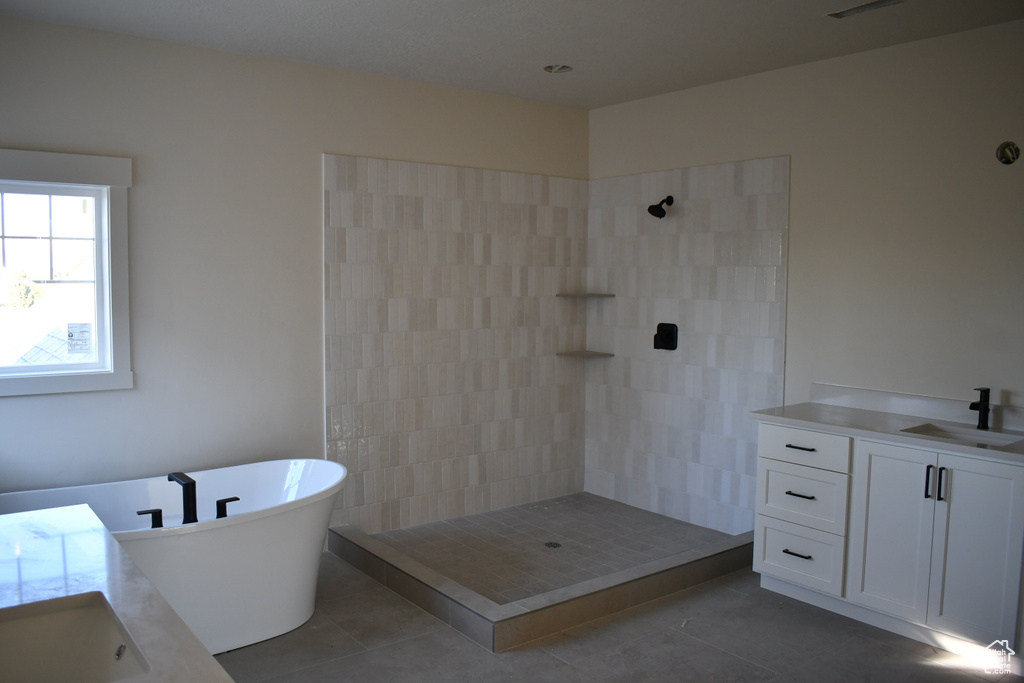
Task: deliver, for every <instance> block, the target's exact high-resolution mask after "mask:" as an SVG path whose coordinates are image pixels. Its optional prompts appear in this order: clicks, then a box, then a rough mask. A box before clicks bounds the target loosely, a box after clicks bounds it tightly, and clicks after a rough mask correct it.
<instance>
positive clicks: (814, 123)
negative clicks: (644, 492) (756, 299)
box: [590, 22, 1024, 421]
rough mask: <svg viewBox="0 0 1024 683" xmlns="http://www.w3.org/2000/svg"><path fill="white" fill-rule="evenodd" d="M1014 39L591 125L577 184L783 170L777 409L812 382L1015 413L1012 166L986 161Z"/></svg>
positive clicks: (1004, 99)
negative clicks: (781, 160) (758, 166)
mask: <svg viewBox="0 0 1024 683" xmlns="http://www.w3.org/2000/svg"><path fill="white" fill-rule="evenodd" d="M1022 33H1024V22H1015V23H1010V24H1004V25H1001V26H996V27H991V28H987V29H982V30H977V31H972V32H967V33H961V34H956V35H952V36H947V37H942V38H937V39H932V40H927V41H922V42H919V43H913V44H908V45H903V46H897V47H893V48H887V49H883V50H877V51H872V52H868V53H863V54H859V55H853V56H850V57H844V58H840V59H834V60H829V61H824V62H818V63H814V64H809V65H805V66H800V67H795V68H790V69H785V70H780V71H775V72H770V73H765V74H761V75H756V76H752V77H748V78H742V79H738V80H734V81H729V82H724V83H719V84H715V85H710V86H707V87H701V88H695V89H692V90H687V91H682V92H677V93H673V94H669V95H665V96H661V97H656V98H652V99H647V100H642V101H635V102H630V103H627V104H623V105H618V106H613V107H607V108H603V109H599V110H595V111H592V112H591V115H590V140H591V142H590V173H591V178H603V177H610V176H618V175H624V174H631V173H639V172H644V171H653V170H661V169H669V168H677V167H686V166H698V165H702V164H711V163H718V162H724V161H733V160H738V159H748V158H759V157H768V156H778V155H786V154H788V155H791V156H792V166H791V169H792V171H791V173H792V174H791V183H790V187H791V195H790V196H791V206H790V231H789V236H790V251H789V291H788V296H789V299H788V326H787V333H786V338H787V354H786V358H787V369H786V402H788V403H789V402H799V401H802V400H806V398H807V395H808V390H809V384H810V383H811V382H812V381H818V382H829V383H837V384H844V385H852V386H859V387H867V388H871V389H880V390H889V391H899V392H908V393H918V394H927V395H934V396H943V397H948V398H956V399H963V400H964V401H966V400H968V399H970V398H972V397H973V396H974V395H975V393H974V392H973V391H972V390H973V388H974V387H977V386H981V385H988V386H991V387H992V388H993V389H994V390H995V392H996V393H995V394H994V396H995V397H997V398H999V400H1000V401H1001V402H1002V403H1012V404H1014V405H1016V406H1024V361H1022V355H1021V354H1022V352H1024V161H1021V162H1018V163H1016V164H1014V165H1012V166H1004V165H1002V164H1000V163H998V162H997V161H996V158H995V150H996V147H997V146H998V145H999V144H1000V143H1002V142H1003V141H1004V140H1015V141H1016V142H1017V143H1018V144H1019V145H1024V41H1022V40H1021V34H1022ZM649 199H650V201H651V202H654V201H656V200H658V199H660V197H650V198H649ZM972 415H973V414H972V413H968V412H967V411H966V410H965V415H964V419H965V421H969V420H970V419H971V418H972Z"/></svg>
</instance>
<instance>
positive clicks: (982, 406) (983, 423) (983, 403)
mask: <svg viewBox="0 0 1024 683" xmlns="http://www.w3.org/2000/svg"><path fill="white" fill-rule="evenodd" d="M975 391H980V392H981V396H979V397H978V400H977V401H974V402H973V403H971V406H970V408H971V410H977V411H978V429H988V414H989V411H991V410H992V408H991V407H990V406H989V404H988V396H989V392H990V391H991V390H990V389H989V388H988V387H978V388H977V389H975Z"/></svg>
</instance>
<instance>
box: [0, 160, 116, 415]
mask: <svg viewBox="0 0 1024 683" xmlns="http://www.w3.org/2000/svg"><path fill="white" fill-rule="evenodd" d="M131 173H132V171H131V159H122V158H116V157H97V156H88V155H80V154H54V153H47V152H26V151H20V150H0V396H16V395H26V394H48V393H59V392H73V391H96V390H101V389H127V388H131V387H132V385H133V378H132V372H131V358H130V345H129V338H128V332H129V324H128V243H127V240H128V187H129V186H130V185H131Z"/></svg>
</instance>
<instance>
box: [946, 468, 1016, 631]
mask: <svg viewBox="0 0 1024 683" xmlns="http://www.w3.org/2000/svg"><path fill="white" fill-rule="evenodd" d="M938 466H939V469H938V470H937V472H936V475H937V481H936V483H937V484H938V483H940V482H941V487H940V488H938V489H937V491H936V497H935V501H936V502H935V528H934V541H933V551H932V562H931V588H930V591H929V601H928V602H929V606H928V624H929V625H930V626H934V627H935V628H938V629H941V630H944V631H949V632H951V633H957V634H959V635H962V636H964V637H967V638H970V639H972V640H975V641H977V642H981V643H982V644H988V643H991V642H992V641H994V640H1003V639H1009V640H1010V641H1011V642H1013V638H1014V633H1015V631H1016V621H1017V604H1018V598H1019V587H1020V573H1021V551H1022V547H1021V546H1022V544H1024V468H1021V467H1017V466H1014V465H1007V464H1003V463H995V462H988V461H985V460H975V459H973V458H963V457H957V456H953V455H945V454H941V455H940V456H939V460H938Z"/></svg>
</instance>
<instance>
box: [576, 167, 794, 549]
mask: <svg viewBox="0 0 1024 683" xmlns="http://www.w3.org/2000/svg"><path fill="white" fill-rule="evenodd" d="M666 195H672V196H673V198H674V200H675V202H674V204H673V205H672V206H671V207H668V215H667V216H666V217H665V218H663V219H661V220H659V219H657V218H654V217H652V216H650V215H649V214H648V213H647V206H648V205H649V204H652V203H657V202H659V201H661V200H662V199H663V198H664V197H665V196H666ZM788 200H789V158H788V157H780V158H773V159H759V160H754V161H743V162H736V163H728V164H719V165H714V166H705V167H696V168H687V169H678V170H672V171H665V172H659V173H647V174H642V175H634V176H626V177H617V178H608V179H603V180H595V181H591V183H590V215H589V231H588V250H587V285H588V288H589V289H590V290H594V291H606V292H612V293H614V294H615V295H616V298H614V299H601V300H592V301H590V302H589V303H587V307H588V311H587V314H588V324H587V341H588V343H589V346H590V347H591V348H594V349H597V350H601V351H611V352H614V354H615V357H614V358H611V359H607V360H600V361H589V364H588V365H587V369H586V446H585V450H586V458H585V461H586V465H585V473H586V477H585V488H586V490H587V491H589V492H591V493H595V494H597V495H601V496H604V497H607V498H612V499H615V500H617V501H620V502H623V503H627V504H629V505H633V506H636V507H639V508H643V509H645V510H651V511H654V512H659V513H662V514H665V515H668V516H670V517H674V518H677V519H682V520H686V521H688V522H692V523H695V524H699V525H701V526H706V527H710V528H713V529H716V530H719V531H725V532H727V533H733V534H735V533H740V532H743V531H748V530H750V529H752V528H753V524H754V512H753V510H754V489H755V479H756V445H757V436H756V425H755V423H754V422H753V421H752V420H750V418H749V417H747V413H748V412H749V411H751V410H758V409H761V408H766V407H771V406H775V405H779V404H781V403H782V399H783V396H782V388H783V372H784V367H783V366H784V362H785V336H784V333H785V314H786V311H785V309H786V251H787V246H786V245H787V232H788V221H789V207H788ZM658 323H675V324H677V325H678V326H679V348H678V350H675V351H665V350H654V349H653V336H654V333H655V330H656V327H657V324H658Z"/></svg>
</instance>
